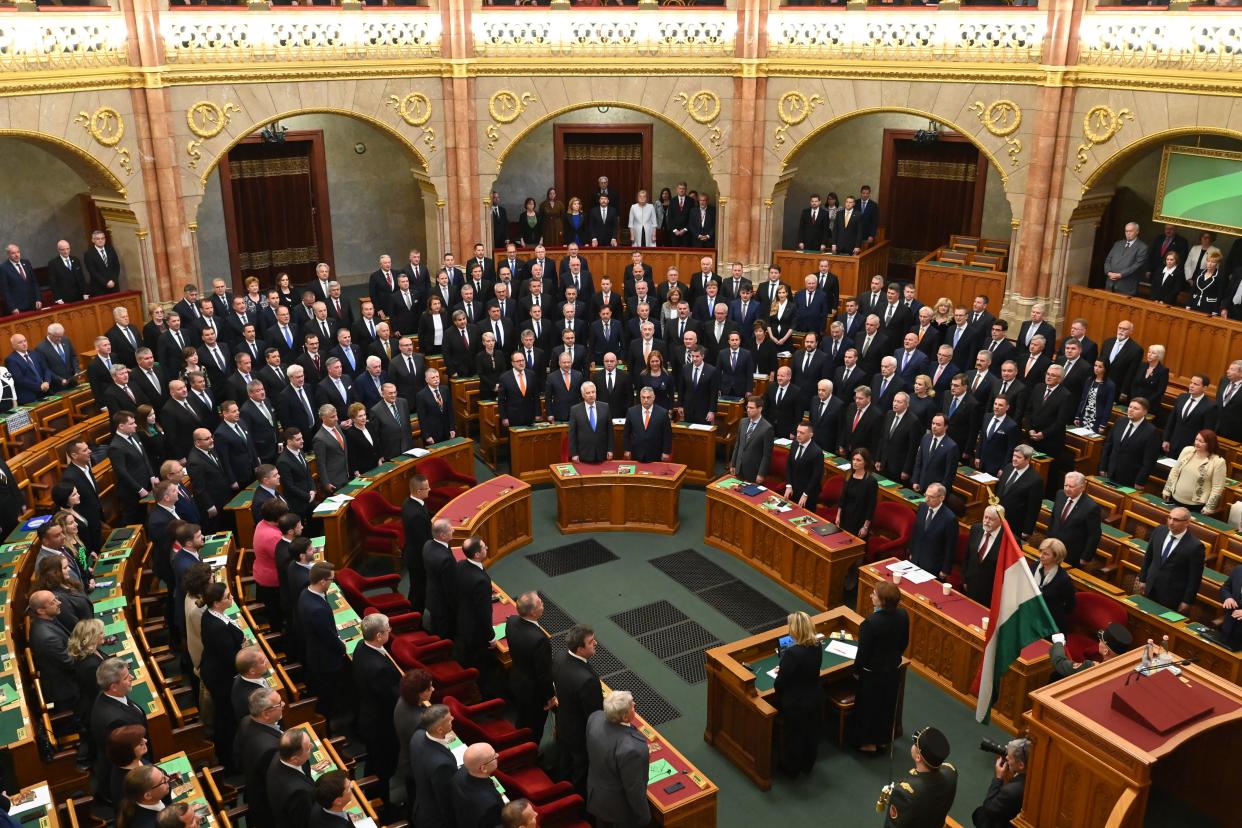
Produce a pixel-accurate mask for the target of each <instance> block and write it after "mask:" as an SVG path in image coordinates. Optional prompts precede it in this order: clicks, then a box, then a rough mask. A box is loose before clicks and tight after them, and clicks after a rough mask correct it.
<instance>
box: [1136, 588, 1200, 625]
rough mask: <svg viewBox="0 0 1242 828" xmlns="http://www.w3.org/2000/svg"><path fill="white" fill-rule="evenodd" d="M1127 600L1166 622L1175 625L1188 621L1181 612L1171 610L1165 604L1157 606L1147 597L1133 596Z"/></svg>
mask: <svg viewBox="0 0 1242 828" xmlns="http://www.w3.org/2000/svg"><path fill="white" fill-rule="evenodd" d="M1126 600H1127V601H1129V602H1130V603H1131V604H1133V605H1134V606H1136V607H1138V608H1139V609H1141V610H1142V611H1143V612H1145V613H1147V614H1148V615H1156V616H1159V617H1160V618H1163V619H1165V620H1166V621H1172V622H1173V623H1177V622H1178V621H1185V620H1186V616H1184V615H1182V614H1181V613H1180V612H1177V611H1176V610H1171V609H1169V608H1168V607H1166V606H1164V605H1163V604H1157V603H1156V602H1155V601H1153V600H1151V599H1150V598H1148V597H1147V596H1145V595H1131V596H1130V597H1128V598H1126Z"/></svg>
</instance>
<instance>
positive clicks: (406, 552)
mask: <svg viewBox="0 0 1242 828" xmlns="http://www.w3.org/2000/svg"><path fill="white" fill-rule="evenodd" d="M430 494H431V484H430V483H428V482H427V477H426V476H425V475H422V474H415V475H413V476H412V477H410V496H409V497H408V498H406V499H405V502H404V503H403V504H401V526H402V528H403V529H404V530H405V546H404V547H402V550H401V565H402V566H403V567H404V569H405V571H406V577H407V582H406V583H407V586H406V597H407V598H408V599H409V601H410V604H411V606H412V607H413V611H414V612H422V611H423V608H424V607H425V606H426V605H427V573H426V570H425V569H424V568H423V547H425V546H426V545H427V543H428V541H430V540H431V537H432V531H431V514H430V513H429V512H428V511H427V498H428V497H429V496H430Z"/></svg>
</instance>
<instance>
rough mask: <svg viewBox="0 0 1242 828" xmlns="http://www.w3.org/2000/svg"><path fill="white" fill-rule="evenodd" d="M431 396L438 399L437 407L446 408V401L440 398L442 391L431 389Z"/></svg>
mask: <svg viewBox="0 0 1242 828" xmlns="http://www.w3.org/2000/svg"><path fill="white" fill-rule="evenodd" d="M431 395H432V396H433V397H435V398H436V405H438V406H440V408H444V400H443V399H441V398H440V389H439V388H433V389H431Z"/></svg>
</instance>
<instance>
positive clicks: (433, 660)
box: [389, 638, 479, 702]
mask: <svg viewBox="0 0 1242 828" xmlns="http://www.w3.org/2000/svg"><path fill="white" fill-rule="evenodd" d="M389 649H390V651H391V652H392V657H393V659H394V660H395V661H396V662H397V666H399V667H400V668H401V669H402V670H414V669H422V670H426V671H427V672H428V673H430V674H431V678H432V680H433V681H434V682H435V688H436V689H435V692H434V693H433V694H432V700H433V701H436V702H441V701H443V700H444V699H445V697H447V696H456V697H457V698H459V699H464V700H466V701H468V702H473V701H476V700H477V699H478V698H479V684H478V681H479V671H478V670H476V669H475V668H473V667H462V666H461V665H460V664H458V663H457V662H456V661H454V660H453V658H452V652H453V642H452V641H450V640H449V639H447V638H441V639H439V640H437V641H434V642H431V643H429V644H419V643H418V642H417V641H415V640H413V639H407V638H394V639H393V640H392V641H391V642H390V644H389Z"/></svg>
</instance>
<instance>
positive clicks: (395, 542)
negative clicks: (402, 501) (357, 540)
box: [349, 492, 405, 555]
mask: <svg viewBox="0 0 1242 828" xmlns="http://www.w3.org/2000/svg"><path fill="white" fill-rule="evenodd" d="M349 511H350V512H352V513H353V516H354V519H355V520H357V521H358V523H359V524H361V526H362V548H363V549H364V550H366V551H367V552H374V553H376V554H380V555H393V554H400V552H401V548H402V547H403V546H405V527H404V526H402V525H401V510H400V509H398V508H397V507H396V506H393V505H392V504H391V503H389V502H388V501H387V500H385V499H384V497H383V496H382V495H381V494H380V493H379V492H360V493H359V494H358V495H357V496H356V497H354V499H353V500H351V501H350V503H349Z"/></svg>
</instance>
